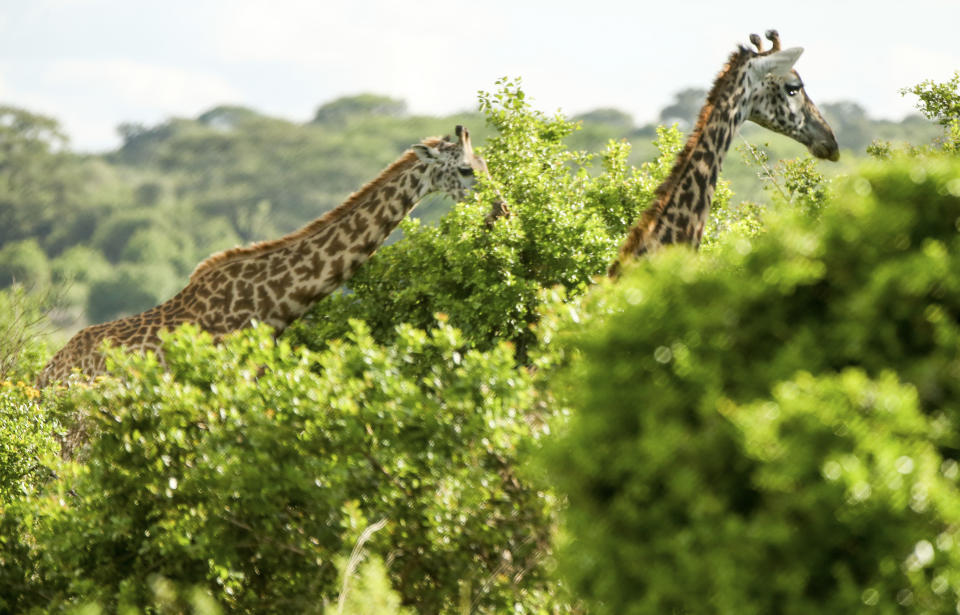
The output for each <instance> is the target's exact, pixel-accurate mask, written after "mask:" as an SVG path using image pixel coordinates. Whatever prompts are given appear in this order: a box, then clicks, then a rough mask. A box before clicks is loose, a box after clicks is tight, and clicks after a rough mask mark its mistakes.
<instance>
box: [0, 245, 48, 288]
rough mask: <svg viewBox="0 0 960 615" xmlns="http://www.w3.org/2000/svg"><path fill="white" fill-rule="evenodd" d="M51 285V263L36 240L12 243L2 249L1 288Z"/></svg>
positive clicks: (0, 262)
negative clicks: (14, 285)
mask: <svg viewBox="0 0 960 615" xmlns="http://www.w3.org/2000/svg"><path fill="white" fill-rule="evenodd" d="M15 283H19V284H27V285H29V286H34V287H44V286H47V285H49V284H50V263H49V262H48V261H47V255H46V253H44V251H43V249H42V248H41V247H40V245H39V244H38V243H37V241H36V240H35V239H24V240H21V241H12V242H10V243H7V244H6V245H4V246H3V247H2V248H0V288H4V287H7V286H10V285H12V284H15Z"/></svg>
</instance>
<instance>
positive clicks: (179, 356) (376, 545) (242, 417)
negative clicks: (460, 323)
mask: <svg viewBox="0 0 960 615" xmlns="http://www.w3.org/2000/svg"><path fill="white" fill-rule="evenodd" d="M464 346H465V343H464V339H463V337H462V336H461V335H460V334H459V333H458V332H457V331H456V330H454V329H452V328H450V327H448V326H446V325H440V326H438V327H436V328H435V329H434V330H433V333H431V334H429V335H428V334H426V333H424V332H422V331H417V330H414V329H412V328H409V327H404V328H402V329H401V330H400V331H398V333H397V336H396V340H395V343H394V345H392V346H390V347H382V346H379V345H377V344H375V343H374V341H373V340H372V339H371V338H370V335H369V333H368V331H367V330H366V329H365V328H364V327H363V326H362V325H360V324H359V323H355V324H354V325H353V330H352V332H351V333H350V334H349V336H348V340H345V341H343V342H337V343H333V344H331V346H330V347H329V349H328V350H326V351H325V352H323V353H321V354H312V353H311V352H309V351H306V350H299V351H294V350H292V349H291V348H290V347H289V346H288V345H287V344H285V343H281V344H279V346H276V345H275V344H274V342H273V339H272V337H271V335H270V332H269V331H268V330H267V329H266V328H264V327H257V328H255V329H252V330H246V331H243V332H241V333H240V334H238V335H236V336H233V337H231V338H229V339H228V340H227V341H226V342H225V343H223V344H222V345H220V346H215V345H214V344H213V343H212V341H211V340H210V339H209V337H208V336H205V335H201V334H198V333H197V331H195V330H193V331H187V332H185V333H184V334H181V335H177V336H174V337H173V338H172V339H171V340H168V342H167V345H166V351H165V358H166V364H167V365H166V368H164V367H163V366H161V365H160V364H158V362H157V361H156V359H154V358H153V357H152V356H151V357H147V358H140V357H118V356H116V355H114V372H115V373H116V374H118V375H119V377H120V378H119V379H118V380H113V379H110V380H106V381H103V382H102V383H101V384H99V385H97V386H95V387H93V388H82V387H74V388H72V389H70V390H69V391H68V392H67V393H66V398H65V401H63V402H62V404H63V407H64V408H65V409H66V410H71V409H72V410H73V411H75V412H76V413H78V414H79V415H80V416H86V417H87V418H86V419H85V420H86V429H87V430H88V432H89V433H90V434H91V435H92V437H91V440H90V444H89V447H88V448H87V449H85V450H84V452H83V453H82V459H83V464H82V465H77V466H66V467H64V468H63V469H61V470H60V473H61V475H62V478H61V479H59V480H56V481H53V482H51V483H50V484H49V485H48V486H47V487H46V488H45V489H44V490H43V491H42V492H40V493H37V494H33V495H28V496H26V497H24V498H23V499H21V500H20V501H18V502H17V503H16V506H15V507H12V508H11V509H10V510H9V511H8V514H9V515H10V518H11V521H10V524H14V526H15V527H17V530H18V535H19V536H21V537H22V539H23V542H24V544H25V545H29V549H30V552H29V554H28V555H29V558H28V559H27V561H28V563H29V565H24V566H25V567H26V568H27V569H28V570H33V571H34V572H33V574H32V575H30V578H29V583H30V584H29V587H28V589H29V591H26V592H21V593H20V595H22V596H23V598H22V601H21V602H19V603H16V602H15V603H14V605H15V607H16V608H15V609H14V610H17V611H18V612H19V611H24V610H27V609H29V608H49V609H54V608H59V607H62V606H66V605H71V604H83V603H85V602H87V601H91V600H94V601H97V602H98V603H99V604H101V605H103V606H104V607H106V608H108V609H111V610H112V609H115V608H119V607H121V606H123V605H134V606H137V605H139V606H143V605H147V604H150V603H151V602H150V601H151V600H153V599H154V598H153V597H152V594H151V592H150V589H149V588H150V579H152V578H154V577H155V576H156V575H159V576H161V577H163V578H165V579H167V580H168V581H169V582H171V583H174V584H175V586H177V587H189V586H190V585H191V584H199V585H201V586H202V587H204V588H205V589H206V590H207V591H209V592H211V593H212V595H213V597H214V598H215V599H216V600H217V601H218V602H220V603H221V604H223V605H224V606H225V607H228V609H229V610H232V611H243V612H257V613H276V612H298V613H299V612H316V611H318V610H319V608H320V605H322V604H323V602H324V601H327V602H333V601H335V600H336V597H337V596H338V594H339V592H340V587H339V583H338V572H337V566H336V565H335V562H336V561H337V559H338V558H339V557H340V556H342V555H343V554H345V553H349V551H350V549H351V548H352V547H353V545H354V544H355V543H356V541H357V537H358V536H359V535H360V534H361V532H362V531H363V530H364V529H365V528H366V527H367V525H369V524H370V523H373V522H377V521H380V520H386V527H385V528H384V529H382V530H381V531H379V532H377V533H376V534H375V535H373V537H372V538H371V539H370V541H369V542H368V543H367V545H366V549H367V550H368V551H369V552H371V553H372V554H374V555H378V556H380V557H382V558H383V559H384V560H387V561H389V562H390V565H389V574H390V581H391V582H392V583H393V585H394V587H395V588H396V590H397V591H398V592H399V594H400V595H401V596H402V598H403V600H404V602H405V603H408V604H411V605H413V606H415V607H416V608H417V612H419V613H438V612H450V611H451V610H453V609H455V608H457V607H458V606H459V605H460V604H461V601H462V600H464V599H466V600H467V601H468V602H469V604H471V605H473V609H474V610H475V612H502V611H503V610H506V609H513V608H514V604H515V603H516V604H520V605H526V606H525V607H524V608H528V609H530V610H535V609H536V608H537V607H541V606H544V605H547V604H549V603H550V601H551V600H556V598H555V597H552V596H551V595H550V594H549V593H548V592H546V591H545V587H546V586H545V582H544V580H543V570H542V564H541V561H542V559H543V558H544V557H545V554H544V550H545V549H546V545H547V542H548V534H549V528H550V525H551V523H550V521H551V510H552V508H551V500H550V497H549V496H548V495H547V494H545V493H543V492H541V491H538V490H537V489H535V488H533V487H532V486H530V485H528V484H527V481H526V479H525V478H524V477H523V476H520V475H518V474H517V471H516V468H517V466H518V465H519V463H518V460H519V459H521V458H522V457H523V456H524V455H525V451H526V450H527V449H528V447H529V446H531V445H532V443H533V442H534V441H535V440H536V438H537V437H538V435H539V430H540V427H537V425H538V424H542V422H539V423H538V422H536V421H534V420H532V418H531V417H528V416H527V414H526V413H525V412H524V409H525V408H528V407H530V406H531V400H532V397H531V396H532V395H533V393H532V389H531V386H530V381H529V377H528V376H526V375H525V373H524V372H522V371H520V372H518V371H517V370H516V369H515V368H514V360H513V354H512V349H511V348H510V347H509V346H506V345H501V346H497V347H494V348H492V349H491V350H489V351H487V352H482V353H481V352H478V351H472V350H465V349H464ZM315 368H316V369H315ZM528 419H530V420H528ZM65 493H70V494H72V495H70V496H65V495H63V494H65ZM15 520H18V521H15ZM9 592H10V588H9V587H0V595H8V594H9Z"/></svg>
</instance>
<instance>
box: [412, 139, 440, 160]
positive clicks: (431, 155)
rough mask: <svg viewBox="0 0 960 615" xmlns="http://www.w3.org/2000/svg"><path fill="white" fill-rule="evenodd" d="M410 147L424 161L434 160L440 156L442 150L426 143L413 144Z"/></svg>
mask: <svg viewBox="0 0 960 615" xmlns="http://www.w3.org/2000/svg"><path fill="white" fill-rule="evenodd" d="M410 149H412V150H413V153H414V154H416V155H417V158H419V159H420V160H422V161H423V162H433V161H434V160H436V159H438V158H440V150H438V149H437V148H435V147H430V146H429V145H424V144H423V143H417V144H416V145H412V146H410Z"/></svg>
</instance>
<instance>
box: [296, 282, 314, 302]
mask: <svg viewBox="0 0 960 615" xmlns="http://www.w3.org/2000/svg"><path fill="white" fill-rule="evenodd" d="M290 298H291V299H293V300H294V301H295V302H297V303H299V304H300V305H302V306H308V305H311V304H312V303H313V302H314V301H315V300H316V293H314V292H313V290H312V289H311V288H310V287H309V286H306V285H304V286H298V287H297V288H296V289H295V290H293V291H291V292H290Z"/></svg>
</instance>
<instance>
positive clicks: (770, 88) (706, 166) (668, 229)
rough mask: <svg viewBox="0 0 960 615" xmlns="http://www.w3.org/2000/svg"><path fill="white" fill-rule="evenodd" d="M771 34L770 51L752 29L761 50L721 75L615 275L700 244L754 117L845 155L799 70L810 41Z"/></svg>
mask: <svg viewBox="0 0 960 615" xmlns="http://www.w3.org/2000/svg"><path fill="white" fill-rule="evenodd" d="M766 37H767V39H768V40H769V41H770V42H771V43H772V47H771V48H770V49H769V50H767V51H764V50H763V46H762V41H761V40H760V37H759V36H758V35H756V34H752V35H750V41H751V42H752V43H753V44H754V46H756V48H757V50H756V51H753V50H751V49H748V48H746V47H743V46H741V47H739V48H738V49H737V50H736V51H734V52H733V54H731V56H730V58H729V60H728V61H727V64H726V66H724V67H723V69H722V70H721V71H720V74H719V75H717V78H716V80H715V81H714V83H713V87H711V89H710V92H709V94H708V95H707V100H706V103H705V104H704V106H703V108H702V109H701V110H700V115H699V118H698V120H697V123H696V125H695V126H694V128H693V131H692V132H691V134H690V137H689V138H688V140H687V143H686V145H685V146H684V148H683V150H682V151H681V152H680V154H679V155H678V156H677V159H676V162H675V163H674V165H673V168H672V169H671V171H670V174H669V175H668V176H667V179H666V180H664V181H663V183H661V184H660V186H658V187H657V190H656V196H655V198H654V201H653V203H651V204H650V206H649V207H648V208H647V209H646V210H645V211H644V212H643V214H642V215H641V216H640V219H639V221H637V223H636V224H635V225H634V226H633V227H632V228H631V229H630V231H629V233H628V234H627V238H626V240H625V241H624V243H623V245H622V246H621V247H620V254H619V257H618V258H617V260H616V261H614V263H613V264H612V265H610V268H609V270H608V274H609V275H610V277H617V276H618V275H619V273H620V270H621V268H622V266H623V264H624V263H625V262H627V261H629V260H631V259H633V258H636V257H638V256H642V255H643V254H647V253H650V252H653V251H654V250H656V249H658V248H660V247H661V246H663V245H667V244H671V243H688V244H691V245H693V246H694V247H698V246H699V245H700V240H701V239H702V237H703V229H704V225H705V224H706V221H707V217H708V216H709V214H710V204H711V201H712V200H713V193H714V190H715V188H716V185H717V177H718V175H719V174H720V167H721V166H722V164H723V158H724V156H725V155H726V153H727V151H728V150H729V149H730V143H731V141H732V140H733V136H734V135H735V134H736V132H737V130H738V129H739V128H740V126H741V125H742V124H743V123H744V122H746V121H747V120H750V121H752V122H754V123H756V124H759V125H761V126H763V127H764V128H767V129H769V130H772V131H774V132H778V133H780V134H783V135H786V136H788V137H790V138H791V139H793V140H795V141H797V142H799V143H801V144H803V145H805V146H807V149H808V150H809V151H810V153H811V154H813V155H814V156H816V157H817V158H824V159H827V160H833V161H836V160H837V159H838V158H839V157H840V150H839V147H838V145H837V139H836V137H835V136H834V134H833V130H832V129H831V128H830V126H829V124H827V122H826V120H824V119H823V116H822V115H821V114H820V110H819V109H817V107H816V105H814V104H813V101H811V100H810V98H809V97H808V96H807V93H806V91H805V90H804V85H803V81H802V80H801V79H800V76H799V75H798V74H797V71H796V70H794V69H793V65H794V64H795V63H796V62H797V60H798V59H799V58H800V55H801V54H802V53H803V48H801V47H792V48H789V49H783V48H782V46H781V44H780V35H779V34H778V33H777V31H776V30H768V31H767V32H766Z"/></svg>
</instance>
